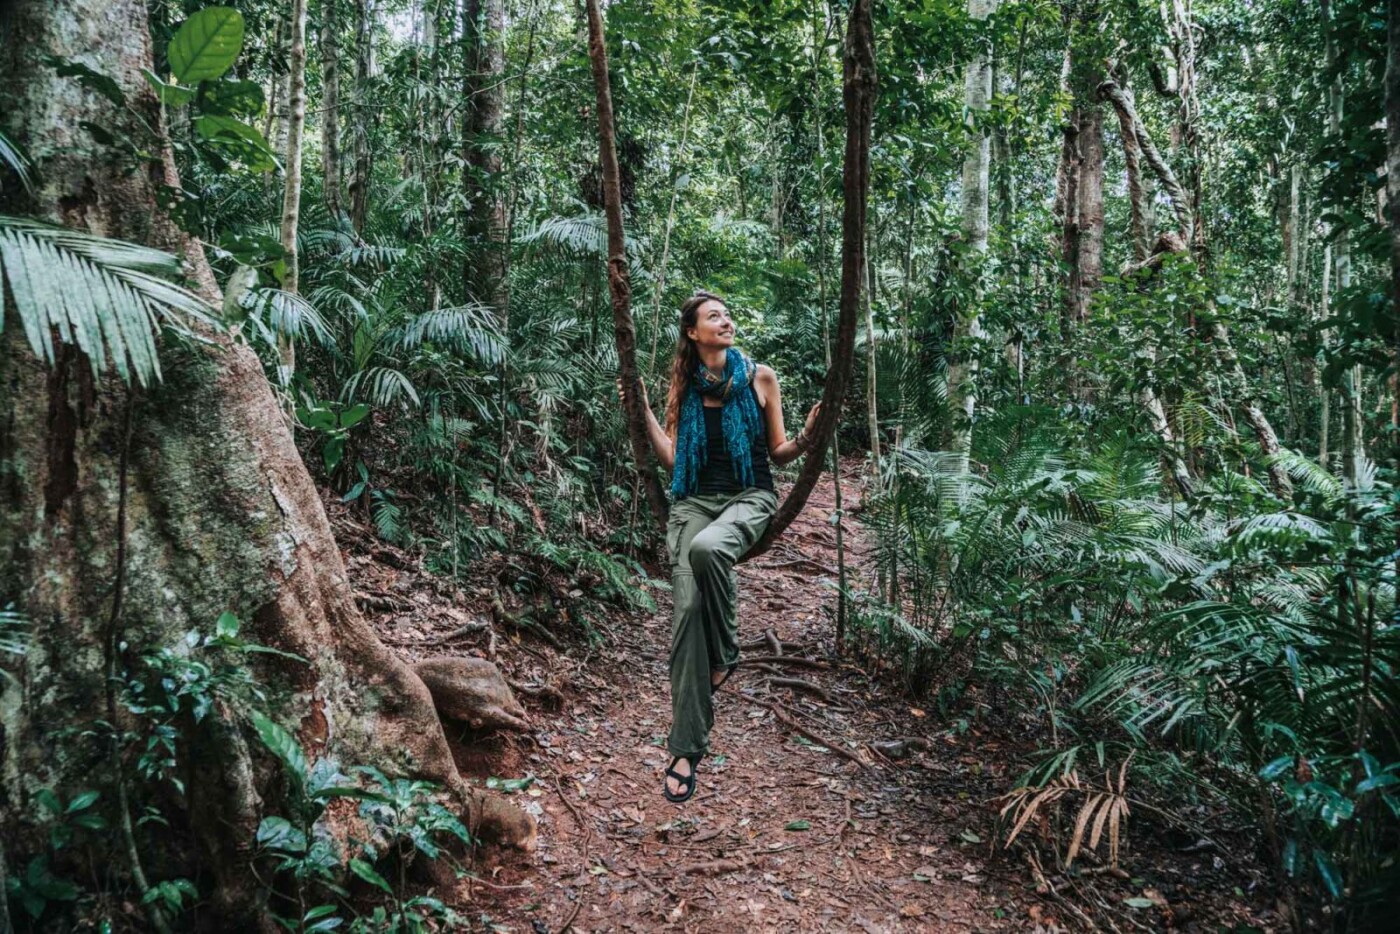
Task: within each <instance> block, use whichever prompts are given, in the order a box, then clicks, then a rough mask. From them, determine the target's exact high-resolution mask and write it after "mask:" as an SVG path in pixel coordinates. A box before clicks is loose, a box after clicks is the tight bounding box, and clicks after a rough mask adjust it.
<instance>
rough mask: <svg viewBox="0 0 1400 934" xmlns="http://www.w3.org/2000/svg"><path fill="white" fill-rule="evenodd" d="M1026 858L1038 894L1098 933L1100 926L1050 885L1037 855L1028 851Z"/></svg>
mask: <svg viewBox="0 0 1400 934" xmlns="http://www.w3.org/2000/svg"><path fill="white" fill-rule="evenodd" d="M1025 856H1026V865H1027V866H1029V867H1030V870H1031V876H1032V877H1033V878H1034V879H1035V881H1036V887H1035V890H1036V894H1038V895H1048V896H1049V897H1050V898H1052V899H1054V900H1055V903H1056V904H1057V905H1060V906H1061V907H1062V908H1064V909H1065V910H1066V911H1068V912H1069V913H1070V914H1072V915H1074V916H1075V917H1076V918H1078V919H1079V921H1080V923H1081V924H1083V925H1084V926H1085V927H1086V928H1088V929H1089V930H1091V931H1097V930H1098V929H1099V926H1098V925H1097V924H1095V923H1094V921H1093V919H1092V918H1090V917H1089V916H1088V915H1086V914H1085V913H1084V912H1083V911H1080V910H1079V907H1078V906H1077V905H1075V904H1074V903H1073V902H1071V901H1070V900H1068V899H1067V898H1065V897H1064V896H1063V895H1061V894H1060V893H1059V892H1057V891H1055V887H1054V886H1053V885H1051V884H1050V880H1049V879H1047V878H1045V873H1044V872H1042V871H1041V869H1040V860H1038V859H1036V858H1035V854H1033V853H1032V852H1031V851H1030V850H1026V852H1025ZM1042 887H1043V890H1042Z"/></svg>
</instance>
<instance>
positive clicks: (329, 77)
mask: <svg viewBox="0 0 1400 934" xmlns="http://www.w3.org/2000/svg"><path fill="white" fill-rule="evenodd" d="M338 2H339V0H321V85H322V87H323V88H324V93H323V94H322V98H321V179H322V189H323V194H324V197H325V201H326V212H327V213H329V214H330V216H331V220H332V221H333V222H334V221H339V219H340V214H341V212H342V211H343V210H344V206H343V205H342V204H341V178H340V47H339V42H340V37H339V36H338V35H336V33H337V31H338V30H339V28H340V22H339V17H338V16H337V15H336V5H337V3H338Z"/></svg>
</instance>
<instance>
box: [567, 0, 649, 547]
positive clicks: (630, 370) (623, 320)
mask: <svg viewBox="0 0 1400 934" xmlns="http://www.w3.org/2000/svg"><path fill="white" fill-rule="evenodd" d="M586 2H587V15H588V57H589V60H590V61H591V63H592V65H593V83H594V86H595V88H596V89H597V94H598V160H599V163H600V164H601V165H602V170H603V210H604V211H605V213H606V214H607V219H608V292H609V294H610V295H611V296H612V310H613V332H614V337H615V339H616V341H617V360H618V366H619V369H620V370H621V376H622V398H623V408H624V409H626V412H627V430H628V435H629V436H630V437H631V439H632V456H633V458H635V460H636V462H637V470H638V471H639V472H640V474H641V476H642V484H643V486H644V487H645V489H646V496H647V502H648V503H650V504H651V512H652V516H653V517H654V518H655V519H656V521H657V524H658V525H660V524H663V523H664V522H665V521H666V494H665V493H664V492H663V491H662V489H661V480H660V478H658V477H657V474H656V468H655V466H654V464H653V461H652V452H651V443H650V442H649V441H648V440H647V433H646V422H645V421H644V419H643V415H642V400H641V395H640V393H638V391H637V389H638V377H637V327H636V324H635V323H634V322H633V320H632V279H631V276H630V274H629V273H628V269H627V246H626V241H625V239H624V237H623V230H622V180H621V176H620V173H619V171H618V165H617V146H616V143H615V142H614V137H613V109H612V87H611V84H610V82H609V80H608V50H607V46H606V45H605V40H604V36H603V14H602V12H601V11H600V10H599V9H598V0H586Z"/></svg>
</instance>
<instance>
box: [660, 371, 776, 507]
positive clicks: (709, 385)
mask: <svg viewBox="0 0 1400 934" xmlns="http://www.w3.org/2000/svg"><path fill="white" fill-rule="evenodd" d="M757 372H758V365H757V364H755V363H754V362H753V361H752V360H750V359H749V358H748V357H746V356H744V355H743V354H742V353H740V352H739V351H738V350H737V349H735V348H733V347H730V348H729V350H728V352H727V353H726V354H725V357H724V372H723V373H722V374H716V373H714V372H712V371H711V370H710V369H709V368H707V367H706V366H705V364H703V363H702V364H700V366H699V368H698V369H696V371H695V374H694V375H693V376H692V377H691V380H690V392H687V393H686V394H685V396H684V397H683V398H682V399H681V411H680V418H679V420H678V422H677V425H676V466H675V469H674V470H673V471H672V473H671V495H672V496H673V497H674V498H675V499H677V500H682V499H685V498H686V497H687V496H689V495H691V494H692V493H694V492H695V489H696V486H697V484H698V482H699V477H700V468H701V467H702V466H704V464H705V460H706V457H707V455H708V454H709V444H708V439H707V438H706V437H705V403H704V401H703V400H702V399H701V397H702V396H715V397H717V398H720V399H723V400H724V406H723V408H722V410H721V411H720V424H721V425H722V426H723V428H724V446H725V449H726V450H728V451H729V459H730V462H731V463H732V464H733V465H734V476H735V477H737V478H738V480H739V482H740V483H741V484H742V485H744V486H746V487H747V486H753V484H754V478H753V453H752V448H753V442H754V439H756V438H757V437H758V436H759V435H760V433H761V432H762V431H763V421H762V419H761V418H760V417H759V413H758V403H757V402H756V401H755V400H754V394H753V393H752V392H749V387H750V386H751V385H752V384H753V377H754V374H755V373H757Z"/></svg>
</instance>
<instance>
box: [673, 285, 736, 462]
mask: <svg viewBox="0 0 1400 934" xmlns="http://www.w3.org/2000/svg"><path fill="white" fill-rule="evenodd" d="M710 301H714V302H720V303H721V304H724V303H725V302H724V299H722V298H720V297H719V296H718V295H716V294H714V293H713V292H706V291H705V290H704V289H696V290H695V294H694V295H692V296H690V298H687V299H686V300H685V304H683V305H681V329H680V333H679V334H677V335H676V356H675V358H674V359H673V360H672V361H671V389H670V392H668V393H667V395H666V434H668V435H670V437H671V440H672V441H675V440H676V425H677V424H678V423H679V422H680V418H681V400H682V399H684V398H685V393H686V390H687V389H689V388H690V377H691V375H692V374H693V373H694V372H695V371H696V369H697V368H699V366H700V351H699V350H697V349H696V348H695V341H693V340H691V339H690V336H689V335H688V334H686V333H685V332H686V331H687V330H688V329H689V328H693V327H695V322H696V320H697V318H698V316H699V312H700V306H701V305H703V304H705V303H706V302H710Z"/></svg>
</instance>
